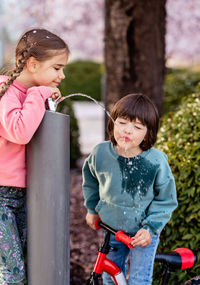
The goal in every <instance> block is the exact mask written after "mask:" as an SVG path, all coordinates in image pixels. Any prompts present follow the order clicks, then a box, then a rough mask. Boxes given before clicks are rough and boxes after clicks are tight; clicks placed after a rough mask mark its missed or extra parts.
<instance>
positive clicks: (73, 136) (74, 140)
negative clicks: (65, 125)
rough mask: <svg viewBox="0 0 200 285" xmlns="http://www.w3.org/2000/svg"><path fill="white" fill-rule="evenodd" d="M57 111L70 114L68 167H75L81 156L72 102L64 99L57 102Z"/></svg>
mask: <svg viewBox="0 0 200 285" xmlns="http://www.w3.org/2000/svg"><path fill="white" fill-rule="evenodd" d="M57 111H58V112H60V113H63V114H66V115H69V116H70V167H71V168H73V167H76V162H77V160H78V159H79V158H80V157H81V151H80V145H79V142H78V140H79V128H78V123H77V120H76V118H75V116H74V111H73V107H72V102H71V101H70V100H65V101H63V102H61V103H59V104H58V107H57Z"/></svg>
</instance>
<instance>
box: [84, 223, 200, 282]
mask: <svg viewBox="0 0 200 285" xmlns="http://www.w3.org/2000/svg"><path fill="white" fill-rule="evenodd" d="M96 227H97V228H98V229H100V228H103V229H104V230H105V231H106V234H105V238H104V242H103V244H102V245H101V247H100V249H99V252H98V256H97V259H96V262H95V265H94V268H93V271H92V273H91V277H90V279H89V280H88V281H87V283H86V284H87V285H99V284H100V283H99V278H100V277H101V275H102V272H106V273H108V274H109V275H110V277H111V278H112V280H113V282H114V284H115V285H127V282H126V279H125V277H124V274H123V272H122V271H121V269H120V268H119V267H118V266H117V265H116V264H115V263H114V262H113V261H111V260H109V259H108V258H107V257H106V256H107V254H108V253H109V251H110V249H111V246H110V244H109V241H110V235H111V234H113V235H114V236H115V239H116V240H118V241H121V242H123V243H125V244H126V245H127V246H128V247H129V248H133V247H132V245H131V241H132V240H133V238H131V237H130V236H128V235H126V234H125V233H124V232H123V231H115V230H114V229H112V228H111V227H109V226H108V225H106V224H104V223H103V222H102V221H101V220H100V219H98V220H97V222H96ZM196 260H197V257H196V254H195V253H194V251H192V250H190V249H188V248H177V249H175V250H174V251H172V252H170V253H157V254H156V257H155V262H161V263H162V264H163V265H164V275H163V278H162V283H161V284H162V285H167V284H168V282H169V278H170V274H171V272H172V271H175V270H177V269H187V268H191V267H193V266H194V264H195V263H196Z"/></svg>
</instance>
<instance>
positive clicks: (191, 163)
mask: <svg viewBox="0 0 200 285" xmlns="http://www.w3.org/2000/svg"><path fill="white" fill-rule="evenodd" d="M199 118H200V93H196V94H192V95H190V96H188V97H187V98H184V100H183V101H182V104H181V106H180V108H179V110H178V111H177V112H176V113H169V114H168V116H166V117H165V118H164V119H163V123H162V127H161V129H160V131H159V135H158V141H157V148H159V149H160V150H162V151H164V152H165V153H166V154H167V155H168V158H169V164H170V166H171V169H172V172H173V174H174V177H175V180H176V186H177V196H178V202H179V206H178V208H177V209H176V210H175V211H174V213H173V215H172V219H171V220H170V222H169V223H168V224H167V226H166V227H165V229H164V230H163V232H162V234H161V241H160V245H159V249H158V251H160V252H161V251H162V252H168V251H171V250H173V249H175V248H176V247H188V248H190V249H193V250H198V249H199V246H200V234H199V231H200V202H199V201H200V199H199V197H200V167H199V163H200V120H199ZM199 274H200V268H199V265H197V266H195V267H194V269H192V270H191V271H190V272H189V273H187V274H186V273H185V272H182V271H181V270H180V271H178V273H177V272H176V273H175V274H174V275H173V280H171V281H170V284H171V285H175V284H176V285H177V284H183V281H185V280H187V279H189V277H190V276H191V277H192V276H195V275H199ZM155 275H156V277H157V278H155V279H159V276H160V273H159V266H157V265H156V269H155ZM154 284H158V283H156V281H155V282H154Z"/></svg>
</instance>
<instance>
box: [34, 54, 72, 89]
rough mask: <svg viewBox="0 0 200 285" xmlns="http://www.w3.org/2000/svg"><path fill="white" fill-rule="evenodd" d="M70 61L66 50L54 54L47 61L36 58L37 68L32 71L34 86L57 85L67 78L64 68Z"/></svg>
mask: <svg viewBox="0 0 200 285" xmlns="http://www.w3.org/2000/svg"><path fill="white" fill-rule="evenodd" d="M67 61H68V55H67V53H66V52H63V53H61V54H58V55H55V56H52V57H51V58H50V59H48V60H45V61H42V62H40V61H37V60H35V69H34V72H33V73H32V85H33V86H49V87H57V86H58V85H59V83H60V82H61V80H62V79H64V78H65V75H64V72H63V69H64V67H65V66H66V64H67Z"/></svg>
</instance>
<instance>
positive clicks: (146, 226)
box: [142, 225, 155, 237]
mask: <svg viewBox="0 0 200 285" xmlns="http://www.w3.org/2000/svg"><path fill="white" fill-rule="evenodd" d="M142 228H143V229H145V230H147V231H149V232H150V235H151V237H152V236H154V235H155V233H154V232H153V231H152V229H151V228H150V227H149V226H148V225H144V226H143V227H142Z"/></svg>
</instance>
